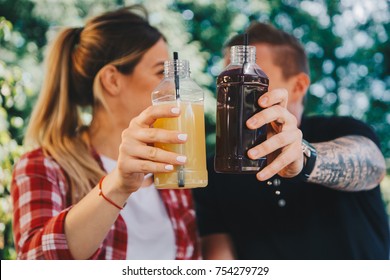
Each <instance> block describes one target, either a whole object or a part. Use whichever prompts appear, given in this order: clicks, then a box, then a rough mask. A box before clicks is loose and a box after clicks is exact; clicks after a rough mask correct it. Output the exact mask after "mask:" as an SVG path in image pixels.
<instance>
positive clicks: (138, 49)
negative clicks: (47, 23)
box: [25, 5, 162, 203]
mask: <svg viewBox="0 0 390 280" xmlns="http://www.w3.org/2000/svg"><path fill="white" fill-rule="evenodd" d="M140 8H141V6H139V5H135V6H130V7H124V8H121V9H119V10H116V11H112V12H107V13H104V14H102V15H100V16H97V17H95V18H92V19H91V20H89V21H88V22H87V23H86V25H85V27H84V28H68V29H65V30H63V31H62V32H60V34H59V35H58V37H57V39H56V40H55V41H54V45H53V46H52V48H51V50H50V52H49V56H48V57H47V62H46V63H47V64H46V65H47V69H46V71H47V73H46V77H45V79H44V80H45V82H44V84H43V87H42V91H41V93H40V96H39V98H38V101H37V104H36V106H35V108H34V111H33V114H32V116H31V120H30V123H29V126H28V128H27V133H26V139H25V140H26V142H27V143H32V144H33V145H36V146H40V147H41V148H42V149H43V151H44V153H45V154H46V155H48V156H51V157H52V158H54V160H55V161H56V162H57V163H58V164H59V165H60V166H61V168H62V169H63V170H64V172H65V174H66V175H67V179H68V181H69V185H70V186H71V196H72V202H73V203H75V202H77V201H79V200H80V199H81V198H82V197H83V196H85V195H86V194H87V193H88V192H89V191H90V190H91V186H93V185H95V184H97V183H98V182H99V179H100V178H101V177H102V176H103V175H104V171H103V170H102V169H101V167H100V166H99V164H98V163H97V162H96V160H95V159H94V157H93V155H92V152H91V145H90V143H89V139H88V134H87V133H86V131H85V130H84V131H83V129H81V128H82V127H83V123H82V121H81V117H80V113H79V109H80V107H85V106H89V107H91V108H92V113H94V110H96V109H97V108H99V109H100V108H103V109H105V110H108V108H107V106H106V103H105V102H104V92H103V90H102V88H101V85H100V80H99V71H100V70H101V69H102V68H103V67H104V66H105V65H107V64H111V65H114V66H115V67H116V68H117V69H118V71H120V72H121V73H123V74H131V73H132V71H133V70H134V68H135V66H136V65H137V64H138V62H139V61H140V60H141V58H142V56H143V54H144V53H145V52H146V51H147V50H148V49H150V48H151V47H152V46H153V45H154V44H155V43H156V42H157V41H158V40H160V38H162V34H161V33H160V32H159V31H158V30H157V29H156V28H154V27H152V26H150V25H149V23H148V21H147V19H146V16H147V14H146V12H145V13H144V16H142V14H141V15H140V14H139V13H135V12H133V11H132V10H134V11H135V10H139V11H141V12H142V11H144V9H143V8H142V9H140Z"/></svg>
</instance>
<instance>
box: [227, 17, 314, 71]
mask: <svg viewBox="0 0 390 280" xmlns="http://www.w3.org/2000/svg"><path fill="white" fill-rule="evenodd" d="M245 32H246V33H247V34H248V43H249V44H252V45H253V44H268V45H271V46H272V52H273V61H274V63H275V64H276V65H277V66H279V67H280V68H281V69H282V74H283V77H284V78H285V79H288V78H290V77H292V76H294V75H296V74H298V73H300V72H304V73H306V74H307V75H309V63H308V59H307V56H306V52H305V50H304V48H303V46H302V44H301V43H300V42H299V41H298V40H297V39H296V38H295V37H294V36H292V35H291V34H288V33H287V32H284V31H282V30H279V29H276V28H275V27H274V26H272V25H270V24H266V23H261V22H254V23H252V24H251V25H250V26H249V27H248V28H247V29H246V30H245ZM243 44H244V34H238V35H236V36H234V37H232V38H231V39H230V40H229V41H228V42H227V43H226V45H225V47H231V46H235V45H243Z"/></svg>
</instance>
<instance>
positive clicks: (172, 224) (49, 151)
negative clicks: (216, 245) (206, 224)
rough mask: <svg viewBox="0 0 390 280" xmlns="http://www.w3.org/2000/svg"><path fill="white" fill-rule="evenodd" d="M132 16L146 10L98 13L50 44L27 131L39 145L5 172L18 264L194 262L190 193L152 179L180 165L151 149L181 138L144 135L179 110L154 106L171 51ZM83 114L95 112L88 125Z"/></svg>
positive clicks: (170, 155)
mask: <svg viewBox="0 0 390 280" xmlns="http://www.w3.org/2000/svg"><path fill="white" fill-rule="evenodd" d="M140 8H141V9H140ZM135 9H139V10H141V11H144V10H143V9H142V7H139V6H133V7H130V8H122V9H120V10H117V11H114V12H108V13H105V14H103V15H100V16H98V17H95V18H93V19H92V20H90V21H89V22H87V24H86V25H85V27H84V28H68V29H65V30H63V31H62V32H61V33H60V34H59V36H58V38H57V39H56V41H55V42H54V45H53V47H52V49H51V52H50V53H49V56H48V60H47V62H48V69H47V76H46V79H45V82H44V85H43V88H42V92H41V94H40V96H39V100H38V102H37V105H36V106H35V109H34V112H33V114H32V117H31V120H30V123H29V127H28V130H27V134H26V141H28V142H31V143H33V144H34V145H36V146H37V148H36V149H35V150H33V151H31V152H29V153H27V154H25V155H24V156H23V157H22V158H21V159H20V161H19V162H18V163H17V164H16V166H15V169H14V173H13V181H12V189H11V192H12V199H13V205H14V235H15V236H14V237H15V245H16V250H17V253H18V258H19V259H72V258H75V259H198V258H199V257H200V254H199V247H198V243H197V242H198V238H197V234H196V227H195V220H194V211H193V208H192V197H191V194H190V192H189V191H187V190H184V191H182V190H180V191H175V190H159V191H157V190H156V189H155V188H154V185H153V179H152V176H151V173H153V172H170V171H171V170H173V169H174V166H175V165H180V164H183V163H184V162H185V160H186V159H185V157H183V156H182V155H179V154H175V153H170V152H166V151H163V150H160V149H157V148H154V147H153V145H152V143H154V142H163V143H184V142H185V141H186V135H185V134H181V133H180V132H179V131H165V130H159V129H155V128H153V127H152V124H153V122H154V121H155V120H156V119H157V118H161V117H177V116H178V115H179V114H180V110H179V109H178V108H175V107H173V106H158V107H157V106H155V107H153V106H150V105H151V101H150V93H151V91H152V90H153V88H154V87H156V86H157V84H158V83H159V82H160V80H161V78H162V77H163V62H164V61H165V60H167V59H168V51H167V45H166V43H165V41H164V38H163V37H162V35H161V33H160V32H159V31H157V30H156V29H155V28H153V27H151V26H150V25H149V23H148V22H147V20H146V19H145V17H143V16H140V15H139V13H135V12H134V10H135ZM145 14H146V13H145ZM81 107H90V108H91V109H92V121H91V123H90V124H89V126H88V127H85V126H83V123H82V120H81V116H80V110H79V108H81ZM106 174H107V175H106ZM126 202H127V203H126Z"/></svg>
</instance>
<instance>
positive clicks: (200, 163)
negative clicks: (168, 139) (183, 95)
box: [154, 101, 208, 189]
mask: <svg viewBox="0 0 390 280" xmlns="http://www.w3.org/2000/svg"><path fill="white" fill-rule="evenodd" d="M175 104H178V105H179V106H180V108H181V114H180V116H179V117H177V118H162V119H158V120H157V121H156V122H155V123H154V127H157V128H163V129H169V130H177V131H180V132H183V133H187V135H188V138H187V142H186V143H185V144H167V143H155V145H154V146H155V147H158V148H161V149H164V150H167V151H172V152H175V153H178V154H182V155H185V156H187V162H186V164H185V165H184V166H182V167H181V166H176V170H175V171H174V172H170V173H155V174H154V184H155V186H156V187H157V188H161V189H178V188H180V189H184V188H196V187H205V186H206V185H207V182H208V181H207V169H206V143H205V125H204V110H203V102H199V103H197V102H184V101H177V102H175ZM179 180H182V183H184V184H183V186H180V187H179Z"/></svg>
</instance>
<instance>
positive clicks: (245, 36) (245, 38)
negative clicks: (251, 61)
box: [244, 33, 248, 64]
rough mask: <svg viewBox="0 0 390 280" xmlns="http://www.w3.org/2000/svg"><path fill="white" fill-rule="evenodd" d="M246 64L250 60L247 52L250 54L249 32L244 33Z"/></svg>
mask: <svg viewBox="0 0 390 280" xmlns="http://www.w3.org/2000/svg"><path fill="white" fill-rule="evenodd" d="M244 46H245V49H244V64H245V63H247V62H248V58H247V54H248V33H245V34H244Z"/></svg>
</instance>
